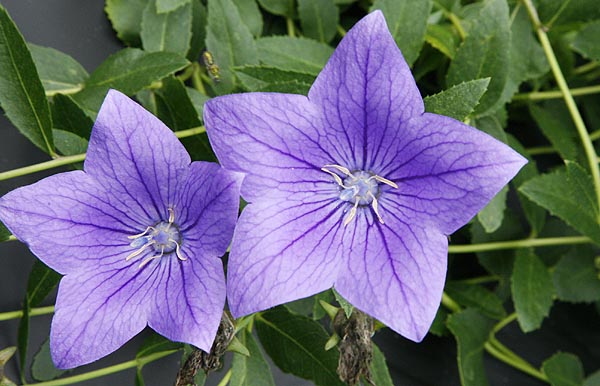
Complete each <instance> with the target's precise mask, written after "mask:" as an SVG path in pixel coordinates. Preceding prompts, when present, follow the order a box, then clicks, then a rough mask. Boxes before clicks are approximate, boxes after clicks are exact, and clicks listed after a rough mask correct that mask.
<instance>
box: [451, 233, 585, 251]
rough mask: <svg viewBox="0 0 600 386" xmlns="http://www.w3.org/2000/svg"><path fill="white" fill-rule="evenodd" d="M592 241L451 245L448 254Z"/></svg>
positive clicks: (548, 239) (556, 239)
mask: <svg viewBox="0 0 600 386" xmlns="http://www.w3.org/2000/svg"><path fill="white" fill-rule="evenodd" d="M590 243H593V241H592V239H590V238H589V237H585V236H567V237H546V238H541V239H523V240H511V241H496V242H491V243H481V244H467V245H450V246H448V253H473V252H486V251H497V250H501V249H516V248H531V247H548V246H552V245H573V244H590Z"/></svg>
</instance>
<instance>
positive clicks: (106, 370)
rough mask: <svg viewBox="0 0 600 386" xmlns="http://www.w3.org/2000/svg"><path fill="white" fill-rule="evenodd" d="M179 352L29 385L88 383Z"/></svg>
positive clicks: (163, 353)
mask: <svg viewBox="0 0 600 386" xmlns="http://www.w3.org/2000/svg"><path fill="white" fill-rule="evenodd" d="M177 351H179V350H170V351H163V352H158V353H155V354H151V355H148V356H145V357H142V358H137V359H133V360H130V361H127V362H123V363H119V364H118V365H114V366H109V367H105V368H103V369H99V370H94V371H90V372H87V373H83V374H79V375H73V376H71V377H65V378H61V379H55V380H53V381H47V382H39V383H28V384H27V385H30V386H33V385H35V386H62V385H72V384H75V383H79V382H83V381H87V380H88V379H94V378H98V377H102V376H105V375H109V374H114V373H118V372H119V371H123V370H127V369H132V368H135V367H138V366H144V365H145V364H148V363H150V362H154V361H155V360H157V359H160V358H164V357H166V356H168V355H171V354H173V353H175V352H177Z"/></svg>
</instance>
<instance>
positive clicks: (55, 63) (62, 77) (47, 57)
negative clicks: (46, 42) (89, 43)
mask: <svg viewBox="0 0 600 386" xmlns="http://www.w3.org/2000/svg"><path fill="white" fill-rule="evenodd" d="M28 46H29V50H30V51H31V56H32V58H33V62H34V63H35V67H36V68H37V71H38V74H39V75H40V80H41V81H42V85H43V86H44V90H45V91H46V95H48V96H52V95H55V94H59V93H63V94H72V93H75V92H77V91H79V90H81V89H82V88H83V83H84V82H85V80H86V79H87V78H88V73H87V71H86V70H85V69H84V68H83V67H82V66H81V64H79V63H78V62H77V61H76V60H75V59H73V58H72V57H70V56H69V55H67V54H64V53H62V52H60V51H58V50H55V49H54V48H50V47H42V46H38V45H35V44H31V43H29V44H28Z"/></svg>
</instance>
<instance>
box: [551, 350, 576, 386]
mask: <svg viewBox="0 0 600 386" xmlns="http://www.w3.org/2000/svg"><path fill="white" fill-rule="evenodd" d="M542 371H543V372H544V374H546V376H547V377H548V380H549V381H550V384H551V385H552V386H581V385H582V384H583V365H582V364H581V361H580V360H579V358H577V357H576V356H575V355H573V354H569V353H564V352H559V353H556V354H554V355H553V356H552V357H551V358H550V359H548V360H546V361H545V362H544V363H543V364H542Z"/></svg>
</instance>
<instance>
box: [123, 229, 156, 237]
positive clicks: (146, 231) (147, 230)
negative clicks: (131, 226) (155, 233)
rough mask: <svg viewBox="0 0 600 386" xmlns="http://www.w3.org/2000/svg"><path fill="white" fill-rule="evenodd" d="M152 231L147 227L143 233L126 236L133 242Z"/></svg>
mask: <svg viewBox="0 0 600 386" xmlns="http://www.w3.org/2000/svg"><path fill="white" fill-rule="evenodd" d="M151 230H154V228H153V227H147V228H146V230H145V231H143V232H142V233H138V234H137V235H132V236H127V238H128V239H130V240H134V239H138V238H140V237H142V236H145V235H146V233H148V232H149V231H151Z"/></svg>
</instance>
